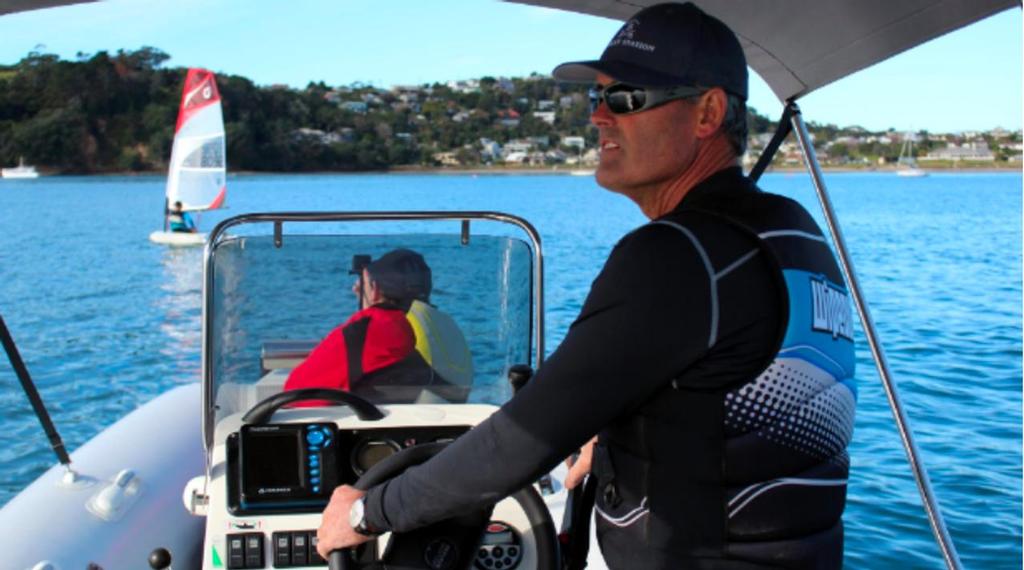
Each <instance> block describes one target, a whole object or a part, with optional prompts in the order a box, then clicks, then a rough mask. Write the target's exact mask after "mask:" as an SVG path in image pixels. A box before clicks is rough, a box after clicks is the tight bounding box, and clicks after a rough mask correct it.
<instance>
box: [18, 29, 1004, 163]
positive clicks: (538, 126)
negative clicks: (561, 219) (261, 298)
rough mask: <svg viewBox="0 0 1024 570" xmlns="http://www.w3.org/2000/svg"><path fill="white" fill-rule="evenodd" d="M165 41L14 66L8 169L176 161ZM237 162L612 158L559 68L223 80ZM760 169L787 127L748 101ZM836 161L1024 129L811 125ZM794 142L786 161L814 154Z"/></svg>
mask: <svg viewBox="0 0 1024 570" xmlns="http://www.w3.org/2000/svg"><path fill="white" fill-rule="evenodd" d="M168 59H169V56H168V55H167V54H165V53H163V52H161V51H160V50H158V49H155V48H142V49H140V50H137V51H119V52H117V53H115V54H108V53H106V52H98V53H96V54H94V55H85V54H80V56H79V58H78V59H77V60H76V61H66V60H61V59H59V58H58V57H57V56H54V55H48V54H39V53H32V54H29V56H27V57H26V58H24V59H23V60H22V61H20V62H18V63H17V64H15V65H12V66H0V164H5V165H6V164H16V163H17V161H18V160H19V158H21V157H24V158H25V160H26V161H27V162H29V163H32V164H35V165H37V166H38V167H40V168H41V169H43V170H47V171H50V172H51V173H102V172H157V171H163V170H165V169H166V167H167V160H168V158H169V156H170V146H171V140H172V138H173V129H174V124H175V119H176V115H177V107H178V100H179V96H180V89H181V85H182V82H183V79H184V75H185V72H186V70H185V69H184V68H167V67H164V65H163V64H164V63H165V62H166V61H167V60H168ZM217 81H218V86H219V88H220V91H221V95H222V98H223V106H224V120H225V128H226V131H227V145H228V148H227V157H228V168H229V170H231V171H236V172H237V171H274V172H311V171H369V170H389V169H421V168H441V169H522V168H531V169H539V168H543V169H552V168H554V169H561V168H565V169H577V168H592V167H593V166H594V165H595V164H596V163H597V160H598V155H597V150H596V143H597V130H596V129H595V128H594V127H592V126H591V125H590V124H589V106H590V102H589V97H588V92H587V87H586V86H581V85H569V84H560V83H557V82H555V81H554V80H553V79H551V78H550V77H548V76H544V75H531V76H529V77H523V78H504V77H483V78H478V79H468V80H463V81H450V82H443V83H442V82H438V83H433V84H427V85H407V86H393V87H389V88H381V87H377V86H373V85H363V84H352V85H347V86H328V85H326V84H324V83H310V84H309V85H307V86H306V87H305V88H302V89H295V88H291V87H287V86H281V85H272V86H258V85H255V84H254V83H253V82H252V81H250V80H249V79H247V78H244V77H240V76H234V75H223V74H222V75H219V76H218V78H217ZM748 112H749V113H748V118H749V121H748V122H749V126H750V140H749V151H748V153H747V156H746V157H744V161H745V162H746V163H747V164H750V163H752V162H753V160H754V159H755V158H756V157H757V156H758V155H759V154H760V151H761V150H762V149H763V148H764V147H765V145H766V144H767V143H768V141H769V140H770V138H771V135H772V133H773V132H774V129H775V125H774V122H773V120H772V119H771V118H769V117H765V116H763V115H761V114H759V113H758V112H757V110H756V109H748ZM808 126H809V128H810V131H811V134H812V137H813V140H814V145H815V148H816V151H817V153H818V158H819V160H820V161H821V162H822V164H823V165H824V166H826V167H838V168H855V169H877V168H888V167H893V166H894V165H895V164H896V163H897V162H898V161H899V159H900V152H901V148H904V147H905V146H906V143H907V142H908V139H910V141H909V142H913V145H911V146H912V148H913V149H914V153H913V155H912V156H913V157H914V158H916V161H917V162H918V163H919V164H920V165H921V166H924V167H927V168H1017V169H1019V168H1020V167H1021V154H1022V144H1021V132H1020V131H1015V132H1010V131H1005V130H1001V129H995V130H992V131H987V132H967V133H931V132H927V131H918V132H915V133H903V132H897V131H895V130H887V131H884V132H872V131H868V130H865V129H862V128H859V127H856V126H844V127H838V126H835V125H823V124H817V123H813V122H812V123H810V124H809V125H808ZM802 160H803V159H802V157H801V156H800V152H799V149H798V148H797V146H796V144H795V142H794V141H793V139H792V137H791V138H790V139H789V140H788V141H787V142H785V143H784V144H783V145H782V147H781V148H780V151H779V153H778V154H777V156H776V159H775V164H774V166H776V167H788V166H794V167H795V166H798V165H800V164H801V163H802Z"/></svg>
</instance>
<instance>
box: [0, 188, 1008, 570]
mask: <svg viewBox="0 0 1024 570" xmlns="http://www.w3.org/2000/svg"><path fill="white" fill-rule="evenodd" d="M828 180H829V184H830V189H831V191H832V193H833V200H834V202H835V207H836V210H837V212H838V215H839V217H840V219H841V220H842V222H843V224H844V232H845V236H846V239H847V241H848V244H849V246H850V248H851V251H852V254H853V256H854V260H855V263H856V269H857V271H858V273H859V275H860V277H861V280H862V286H863V289H864V291H865V294H866V295H867V297H868V299H869V301H870V303H871V310H872V315H873V317H874V320H875V323H876V325H877V326H878V329H879V332H880V335H881V338H882V340H883V341H884V342H885V343H886V349H887V352H888V357H889V362H890V366H891V368H892V369H893V371H894V373H895V374H896V377H897V380H898V382H899V385H900V388H901V392H902V396H903V401H904V403H905V405H906V407H907V413H908V415H909V416H910V418H911V421H912V425H913V428H914V431H915V433H916V435H917V438H918V443H919V445H920V447H921V449H922V451H923V453H924V458H925V463H926V465H927V466H928V467H929V470H930V473H931V478H932V482H933V483H934V485H935V488H936V491H937V494H938V497H939V500H940V503H941V505H942V507H943V509H944V512H945V515H946V519H947V522H948V523H949V526H950V530H951V533H952V536H953V538H954V540H955V541H956V543H957V546H958V548H959V551H960V554H961V556H962V558H963V561H964V563H965V565H966V566H967V567H976V568H1020V566H1021V469H1022V465H1021V375H1022V370H1021V350H1022V346H1021V326H1022V325H1021V305H1022V298H1021V176H1020V175H1019V174H956V175H932V176H929V177H927V178H922V179H901V178H898V177H896V176H893V175H888V174H838V175H832V176H830V177H829V179H828ZM763 182H764V183H763V185H764V186H765V187H766V189H769V190H773V191H776V192H779V193H782V194H786V195H789V196H792V197H795V198H796V199H798V200H800V201H801V202H803V203H804V204H805V205H808V207H809V209H811V210H812V211H815V212H816V211H817V210H818V207H817V203H816V201H815V198H814V195H813V190H812V188H811V186H810V183H809V180H808V178H807V176H806V175H804V174H772V175H768V176H767V177H766V179H765V180H764V181H763ZM163 184H164V180H163V178H162V177H126V178H113V177H93V178H43V179H39V180H36V181H26V182H12V181H0V313H2V314H3V317H4V319H5V320H6V321H7V323H8V325H9V327H10V328H11V331H12V333H13V335H14V337H15V339H16V340H17V341H18V343H19V346H20V348H21V351H22V355H23V357H24V359H25V361H26V362H27V364H28V366H29V369H30V370H31V372H32V374H33V376H34V378H35V380H36V383H37V384H38V386H39V387H40V390H41V392H42V395H43V397H44V398H45V400H46V403H47V405H48V406H49V409H50V412H51V414H52V415H53V418H54V421H55V422H56V424H57V426H58V428H59V429H60V430H61V433H62V435H63V437H64V439H65V441H66V442H67V443H68V446H69V447H70V448H71V449H72V450H73V449H75V448H77V447H78V446H79V445H81V444H82V443H83V442H85V441H87V440H88V439H89V438H91V437H92V436H94V435H95V434H96V433H97V432H99V431H100V430H102V429H103V428H104V427H105V426H107V425H109V424H111V423H113V422H114V421H115V420H117V419H118V418H119V417H121V416H122V415H124V414H125V413H126V412H128V411H130V410H131V409H133V408H135V407H136V406H138V405H139V404H141V403H143V402H145V401H147V400H149V399H151V398H153V397H154V396H156V395H157V394H159V393H161V392H162V391H164V390H166V389H167V388H169V387H171V386H174V385H177V384H181V383H187V382H193V381H196V380H197V378H198V373H199V347H200V339H199V317H200V293H201V283H200V280H201V269H200V258H201V253H200V251H199V250H179V251H174V250H168V249H166V248H163V247H158V246H154V245H152V244H150V243H149V242H148V241H147V240H146V236H147V235H148V233H149V232H150V231H152V230H154V229H156V228H157V226H158V225H159V224H160V223H161V208H162V201H163ZM230 188H231V190H230V196H229V203H230V210H228V211H226V212H222V213H216V214H207V215H206V216H205V218H204V219H203V220H202V225H203V226H204V227H210V226H211V225H212V223H213V222H215V221H217V220H219V219H221V218H223V217H225V216H227V215H234V214H239V213H243V212H249V211H272V210H373V209H383V210H390V209H424V210H433V209H467V210H502V211H507V212H509V213H513V214H518V215H520V216H524V217H526V218H527V219H529V220H531V221H532V222H533V223H534V224H535V225H536V227H537V228H538V230H539V231H540V233H541V235H542V236H543V238H544V240H545V242H544V251H545V255H546V271H545V273H546V279H547V294H546V303H547V313H546V318H547V335H546V336H547V343H548V350H550V349H552V348H553V347H554V346H556V345H557V343H558V341H559V339H561V338H562V336H563V335H564V334H565V331H566V329H567V327H568V325H569V323H571V321H572V319H573V318H574V316H575V315H576V312H577V311H578V310H579V307H580V302H581V301H582V299H583V297H584V295H585V293H586V291H587V289H588V287H589V285H590V282H591V280H592V279H593V278H594V276H595V275H596V273H597V271H598V269H599V268H600V265H601V262H602V261H603V259H604V258H605V256H606V255H607V254H608V251H609V250H610V248H611V247H612V245H613V244H614V243H615V241H616V240H617V239H618V238H619V237H620V236H621V235H623V234H624V233H625V232H627V231H628V230H630V229H631V228H633V227H635V226H637V225H639V224H641V223H643V221H644V220H643V218H642V217H641V216H640V214H639V213H638V212H637V210H636V209H635V207H634V206H633V205H632V204H631V203H629V202H628V201H626V200H625V199H623V198H621V197H620V196H616V195H613V194H610V193H607V192H604V191H602V190H600V189H599V188H598V187H597V186H596V185H595V184H594V183H593V181H592V180H591V179H589V178H585V177H573V176H540V175H533V176H480V177H471V176H432V175H381V176H327V175H324V176H239V177H234V178H232V179H231V180H230ZM860 349H861V350H860V352H859V357H860V358H859V362H858V367H859V370H858V371H859V374H858V377H859V380H860V383H861V384H860V385H861V390H860V402H859V409H858V415H857V427H856V432H855V434H854V444H853V448H852V452H851V455H852V458H853V473H852V475H851V483H850V499H849V506H848V508H847V512H846V519H845V520H846V527H847V567H849V568H895V567H899V568H911V567H913V568H940V567H942V564H941V559H940V557H939V555H938V553H937V549H936V547H935V545H934V543H933V541H932V538H931V534H930V531H929V529H928V526H927V523H926V521H925V518H924V516H923V511H922V509H921V507H920V499H919V497H918V494H917V490H916V488H915V486H914V483H913V480H912V478H911V477H910V474H909V470H908V469H907V466H906V461H905V459H904V455H903V451H902V448H901V447H900V443H899V440H898V437H897V435H896V432H895V430H894V428H893V423H892V419H891V415H890V413H889V411H888V405H887V403H886V400H885V396H884V393H883V391H882V389H881V387H880V384H879V382H878V378H877V375H876V373H875V371H874V366H873V364H872V362H871V360H870V356H869V354H868V352H867V347H866V345H865V343H864V342H861V343H860ZM0 432H2V433H4V434H5V435H4V439H3V445H0V504H2V503H4V502H6V501H7V500H8V499H9V498H10V497H11V496H12V495H14V494H15V493H17V492H18V491H19V490H20V489H21V488H23V487H24V486H25V485H27V484H28V483H29V482H31V481H32V480H33V479H34V478H35V477H36V476H38V475H39V474H40V473H42V472H43V471H44V470H45V469H47V468H48V467H49V466H50V465H51V464H52V463H53V457H52V454H51V452H50V451H49V449H48V446H47V442H46V439H45V437H44V435H43V433H42V430H41V429H40V428H39V425H38V422H37V421H36V419H35V417H34V416H33V415H32V412H31V409H30V407H29V405H28V403H27V401H26V400H25V398H24V396H23V394H22V393H21V391H20V389H19V388H18V387H17V381H16V378H15V376H14V374H13V372H12V371H11V370H10V368H9V367H8V366H7V364H6V363H3V364H0Z"/></svg>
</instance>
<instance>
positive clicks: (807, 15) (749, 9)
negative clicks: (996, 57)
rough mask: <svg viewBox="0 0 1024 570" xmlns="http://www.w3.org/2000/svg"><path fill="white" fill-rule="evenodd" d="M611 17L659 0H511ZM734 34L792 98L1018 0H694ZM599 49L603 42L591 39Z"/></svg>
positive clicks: (750, 60)
mask: <svg viewBox="0 0 1024 570" xmlns="http://www.w3.org/2000/svg"><path fill="white" fill-rule="evenodd" d="M513 1H515V2H519V3H522V4H534V5H537V6H547V7H549V8H557V9H560V10H569V11H573V12H580V13H584V14H593V15H595V16H603V17H606V18H613V19H616V20H625V19H627V18H629V17H630V16H632V15H633V14H634V13H636V12H637V11H639V10H640V9H641V8H643V7H645V6H649V5H652V4H657V3H659V2H660V1H663V0H513ZM694 3H695V4H697V5H698V6H700V7H701V9H703V10H704V11H706V12H707V13H709V14H711V15H712V16H715V17H716V18H718V19H720V20H722V21H723V22H725V23H726V24H728V25H729V26H730V27H731V28H732V29H733V31H735V32H736V35H738V36H739V39H740V43H741V44H742V45H743V51H744V52H746V54H747V64H748V65H749V66H750V67H751V68H752V69H753V70H754V71H755V72H757V74H758V75H760V76H761V78H762V79H764V80H765V81H766V82H767V83H768V85H769V86H770V87H771V89H772V91H774V92H775V95H776V96H778V98H779V99H780V100H782V101H786V100H789V99H796V98H799V97H801V96H803V95H806V94H808V93H810V92H811V91H814V90H815V89H817V88H819V87H821V86H823V85H827V84H829V83H831V82H833V81H836V80H837V79H841V78H843V77H845V76H847V75H850V74H851V73H854V72H856V71H859V70H861V69H864V68H866V67H870V66H872V65H874V64H876V63H878V62H880V61H883V60H885V59H888V58H890V57H892V56H894V55H896V54H898V53H900V52H903V51H906V50H908V49H910V48H912V47H915V46H918V45H920V44H923V43H925V42H927V41H929V40H932V39H934V38H937V37H939V36H941V35H943V34H945V33H947V32H951V31H953V30H956V29H958V28H962V27H964V26H967V25H969V24H971V23H973V22H976V21H978V20H981V19H983V18H985V17H988V16H991V15H992V14H995V13H997V12H1000V11H1002V10H1005V9H1007V8H1010V7H1013V6H1019V5H1020V2H1019V0H782V1H781V2H736V1H735V0H695V1H694ZM594 49H595V50H597V53H595V54H594V56H595V58H596V57H597V55H599V53H600V51H599V50H600V49H601V47H600V46H594Z"/></svg>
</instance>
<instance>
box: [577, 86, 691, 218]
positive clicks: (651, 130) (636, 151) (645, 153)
mask: <svg viewBox="0 0 1024 570" xmlns="http://www.w3.org/2000/svg"><path fill="white" fill-rule="evenodd" d="M613 82H614V80H613V79H612V78H611V77H608V76H607V75H604V74H598V76H597V83H598V85H601V86H604V85H608V84H610V83H613ZM696 120H697V113H696V106H695V105H694V104H693V103H691V102H689V101H685V100H676V101H670V102H668V103H665V104H663V105H660V106H658V107H654V108H653V109H648V110H646V111H641V112H639V113H633V114H629V115H616V114H614V113H612V112H611V111H609V110H608V106H607V105H606V104H605V103H604V102H602V103H601V104H600V105H599V106H598V107H597V108H596V109H595V110H594V112H593V113H592V114H591V115H590V122H591V123H593V124H594V126H596V127H597V128H598V131H599V133H600V149H601V162H600V165H599V166H598V169H597V183H598V184H600V185H601V186H603V187H605V188H607V189H609V190H612V191H614V192H618V193H621V194H625V195H626V196H628V197H629V198H631V199H633V201H635V202H638V203H641V201H642V200H644V199H645V196H650V195H652V194H653V193H657V192H658V190H659V189H661V188H663V187H665V186H667V185H669V184H671V182H672V181H673V180H675V179H676V178H678V177H679V176H680V175H681V174H682V173H683V172H685V171H686V169H687V168H689V166H690V165H691V164H692V163H693V160H694V158H695V157H696V154H697V137H696V136H695V134H694V130H695V125H696ZM647 199H649V198H647Z"/></svg>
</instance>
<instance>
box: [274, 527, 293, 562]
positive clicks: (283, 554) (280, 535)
mask: <svg viewBox="0 0 1024 570" xmlns="http://www.w3.org/2000/svg"><path fill="white" fill-rule="evenodd" d="M272 536H273V537H272V540H273V541H274V567H275V568H287V567H289V566H291V565H292V535H291V533H288V532H275V533H274V534H273V535H272Z"/></svg>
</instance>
